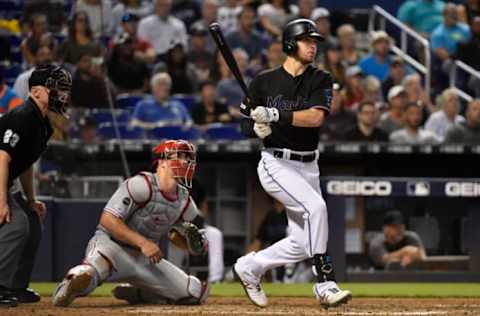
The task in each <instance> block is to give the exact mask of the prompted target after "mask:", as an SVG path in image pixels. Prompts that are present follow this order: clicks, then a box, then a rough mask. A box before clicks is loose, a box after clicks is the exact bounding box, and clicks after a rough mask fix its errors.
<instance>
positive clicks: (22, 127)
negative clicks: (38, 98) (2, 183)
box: [0, 99, 53, 184]
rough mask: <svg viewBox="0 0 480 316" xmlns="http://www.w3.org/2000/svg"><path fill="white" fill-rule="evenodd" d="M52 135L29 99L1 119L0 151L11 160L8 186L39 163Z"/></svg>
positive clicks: (43, 118)
mask: <svg viewBox="0 0 480 316" xmlns="http://www.w3.org/2000/svg"><path fill="white" fill-rule="evenodd" d="M52 133H53V129H52V125H51V124H50V121H49V120H48V118H46V117H43V115H42V113H41V112H40V109H39V108H38V106H37V105H36V104H35V101H33V100H32V99H28V100H27V101H25V103H24V104H23V105H21V106H19V107H16V108H15V109H13V110H12V111H10V112H7V113H6V114H5V115H3V116H2V117H0V150H4V151H6V152H7V153H8V154H9V155H10V157H11V161H10V164H9V170H8V182H9V184H11V183H12V180H14V179H15V178H17V177H18V176H19V175H20V174H22V173H23V172H24V171H25V170H27V169H28V168H29V167H30V166H31V165H32V164H33V163H34V162H35V161H37V160H38V158H39V157H40V155H41V154H42V153H43V152H44V151H45V149H46V148H47V141H48V139H49V138H50V136H52Z"/></svg>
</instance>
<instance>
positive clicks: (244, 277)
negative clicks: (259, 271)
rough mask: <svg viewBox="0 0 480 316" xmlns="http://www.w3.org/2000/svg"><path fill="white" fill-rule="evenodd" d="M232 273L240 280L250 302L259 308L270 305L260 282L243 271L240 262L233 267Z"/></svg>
mask: <svg viewBox="0 0 480 316" xmlns="http://www.w3.org/2000/svg"><path fill="white" fill-rule="evenodd" d="M232 271H233V274H234V275H235V277H236V278H237V279H239V280H240V283H241V284H242V286H243V289H244V290H245V294H247V296H248V298H249V299H250V301H251V302H252V303H253V304H255V305H257V306H258V307H266V306H267V305H268V299H267V296H266V295H265V292H264V291H263V288H262V285H261V284H260V280H259V281H257V282H255V281H254V280H252V279H256V278H255V277H251V276H250V277H249V275H248V273H247V272H246V271H245V270H243V269H242V267H241V265H239V264H238V262H237V263H235V264H234V265H233V268H232Z"/></svg>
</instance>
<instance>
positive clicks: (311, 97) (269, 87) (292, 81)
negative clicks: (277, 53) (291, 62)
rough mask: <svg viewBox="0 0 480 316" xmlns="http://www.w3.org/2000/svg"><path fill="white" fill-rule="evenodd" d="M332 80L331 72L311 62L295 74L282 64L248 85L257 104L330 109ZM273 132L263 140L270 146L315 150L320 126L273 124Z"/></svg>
mask: <svg viewBox="0 0 480 316" xmlns="http://www.w3.org/2000/svg"><path fill="white" fill-rule="evenodd" d="M332 85H333V80H332V77H331V76H330V74H329V73H327V72H324V71H323V70H320V69H318V68H316V67H313V66H311V65H309V66H307V68H306V69H305V71H304V72H303V73H302V74H301V75H299V76H296V77H293V76H292V75H290V74H289V73H288V72H287V71H286V70H285V68H283V66H279V67H277V68H273V69H271V70H266V71H264V72H261V73H260V74H259V75H257V76H256V77H255V78H254V79H253V80H252V82H251V83H250V86H249V94H250V97H251V98H252V104H253V105H254V106H265V107H274V108H277V109H278V110H281V111H300V110H306V109H309V108H319V109H321V110H324V111H325V112H326V114H328V113H329V112H330V103H331V100H332ZM270 126H271V128H272V134H270V135H269V136H268V137H266V138H265V139H264V140H263V143H264V145H265V147H267V148H269V147H270V148H271V147H273V148H288V149H291V150H296V151H313V150H316V149H317V147H318V141H319V128H315V127H314V128H311V127H295V126H291V125H288V126H287V125H280V124H278V123H273V124H271V125H270Z"/></svg>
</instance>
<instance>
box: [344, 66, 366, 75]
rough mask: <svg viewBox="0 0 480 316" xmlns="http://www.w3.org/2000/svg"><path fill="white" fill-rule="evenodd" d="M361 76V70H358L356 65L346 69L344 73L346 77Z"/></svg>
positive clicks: (358, 67)
mask: <svg viewBox="0 0 480 316" xmlns="http://www.w3.org/2000/svg"><path fill="white" fill-rule="evenodd" d="M362 75H363V72H362V68H360V66H357V65H355V66H351V67H348V68H347V70H346V71H345V76H346V77H354V76H362Z"/></svg>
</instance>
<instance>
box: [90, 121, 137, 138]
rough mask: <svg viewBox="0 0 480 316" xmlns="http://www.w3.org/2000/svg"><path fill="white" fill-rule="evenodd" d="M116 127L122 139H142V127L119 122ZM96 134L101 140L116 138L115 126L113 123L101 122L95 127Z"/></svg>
mask: <svg viewBox="0 0 480 316" xmlns="http://www.w3.org/2000/svg"><path fill="white" fill-rule="evenodd" d="M118 129H119V132H120V136H121V138H122V139H142V138H143V129H141V128H140V127H130V126H128V124H126V123H119V124H118ZM97 134H98V136H99V137H100V138H101V139H103V140H109V139H116V138H117V135H116V134H115V128H114V127H113V123H111V122H106V123H102V124H100V125H99V126H98V128H97Z"/></svg>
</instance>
